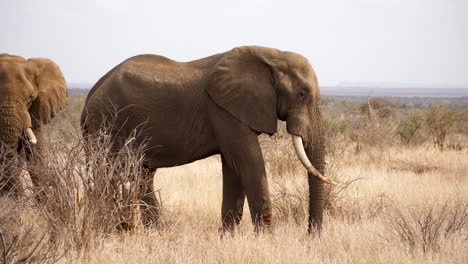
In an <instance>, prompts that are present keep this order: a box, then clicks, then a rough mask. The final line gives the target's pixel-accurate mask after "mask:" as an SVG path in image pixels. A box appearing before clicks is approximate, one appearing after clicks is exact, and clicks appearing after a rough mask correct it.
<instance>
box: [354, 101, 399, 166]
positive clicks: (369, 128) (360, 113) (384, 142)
mask: <svg viewBox="0 0 468 264" xmlns="http://www.w3.org/2000/svg"><path fill="white" fill-rule="evenodd" d="M371 102H372V101H371V100H368V101H367V102H365V103H362V104H359V105H354V106H353V107H352V109H351V110H352V113H353V115H352V117H351V122H350V123H351V125H350V128H349V138H350V139H351V141H352V142H354V143H355V144H356V148H355V152H356V153H360V152H361V151H362V150H363V149H367V150H368V151H367V154H369V156H370V158H371V159H372V160H380V159H381V158H382V157H383V155H384V154H385V149H386V148H387V147H388V146H391V145H393V144H394V143H395V134H396V133H395V132H396V130H397V127H398V123H397V121H395V117H394V109H393V103H391V102H390V101H386V100H384V99H379V100H373V102H374V103H373V104H374V105H375V106H376V107H378V108H377V109H374V107H373V105H372V103H371ZM385 102H386V103H385ZM375 150H376V151H375Z"/></svg>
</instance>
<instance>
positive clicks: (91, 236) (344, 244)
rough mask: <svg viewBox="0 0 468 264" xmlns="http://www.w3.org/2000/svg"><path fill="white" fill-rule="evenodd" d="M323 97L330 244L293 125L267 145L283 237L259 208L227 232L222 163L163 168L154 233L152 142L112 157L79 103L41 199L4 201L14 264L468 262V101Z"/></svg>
mask: <svg viewBox="0 0 468 264" xmlns="http://www.w3.org/2000/svg"><path fill="white" fill-rule="evenodd" d="M457 100H458V99H457ZM322 101H323V109H324V114H325V123H326V135H327V146H328V148H327V151H328V153H327V161H328V163H329V164H328V165H327V175H328V176H329V178H331V179H334V180H337V181H338V182H339V184H338V185H337V186H334V187H330V186H327V200H326V204H325V208H326V216H325V219H324V225H323V230H322V233H321V235H307V234H306V227H307V223H306V221H307V220H306V215H307V214H306V210H307V204H308V202H307V200H306V199H307V189H306V188H307V184H306V180H307V179H306V177H305V171H304V169H303V166H302V165H301V164H300V162H299V161H298V160H297V158H296V157H295V153H294V150H293V148H292V146H291V143H290V137H289V136H288V135H287V133H286V130H285V127H284V124H280V131H279V132H278V133H277V134H276V135H274V136H272V137H268V136H265V135H262V136H261V138H260V140H261V144H262V149H263V152H264V157H265V160H266V165H267V171H268V177H269V184H270V191H271V194H272V197H273V207H274V220H273V221H274V224H273V228H272V229H271V230H270V231H268V232H264V233H260V234H255V233H254V232H253V225H252V224H251V222H250V216H249V211H248V209H247V206H246V208H245V210H244V220H243V221H242V223H241V225H240V227H239V228H238V230H237V231H236V233H235V234H234V235H233V236H230V235H224V236H221V234H220V233H219V232H218V228H219V227H220V223H221V221H220V210H219V208H220V204H221V190H222V188H221V181H222V177H221V163H220V160H219V157H211V158H208V159H205V160H201V161H198V162H195V163H192V164H188V165H184V166H180V167H175V168H166V169H160V170H158V171H157V172H156V182H155V185H156V186H157V190H158V191H157V195H158V197H159V199H160V201H161V204H162V215H161V223H160V225H159V226H158V227H155V228H152V229H144V228H142V225H141V219H140V217H139V214H138V212H137V211H138V204H136V197H137V195H136V193H137V192H138V188H139V185H140V182H139V181H140V180H141V179H137V178H134V177H133V176H134V175H135V174H137V173H136V172H138V170H140V169H141V168H140V166H139V162H140V161H141V159H142V155H141V149H142V148H144V146H136V145H134V144H133V143H132V141H131V140H129V142H128V144H126V147H125V148H124V149H123V150H122V151H121V152H119V153H118V154H117V155H115V156H114V157H113V159H112V161H110V160H109V159H108V158H107V157H108V155H107V154H108V153H109V151H110V149H109V147H110V144H109V140H110V139H109V138H108V137H107V136H106V133H105V129H103V131H102V133H101V134H100V135H96V137H95V138H90V139H87V140H83V139H82V138H81V134H80V130H79V116H80V113H81V108H82V106H83V102H84V97H83V96H74V97H72V98H71V99H70V102H69V105H68V107H67V108H66V110H64V111H62V112H61V113H60V115H59V116H58V118H55V119H54V120H53V122H52V124H51V125H50V126H48V127H47V130H48V133H46V134H47V138H45V139H43V140H46V141H47V143H48V144H47V151H46V152H47V157H46V158H47V159H48V161H49V162H48V166H47V167H46V168H44V167H37V168H36V169H37V170H40V171H41V175H43V176H42V177H44V179H43V182H46V183H47V186H46V187H44V188H43V189H42V190H41V195H40V199H39V200H38V199H36V198H38V194H37V193H35V192H32V191H30V190H29V191H28V188H26V190H27V191H26V196H25V197H23V198H21V199H12V198H11V197H1V198H0V263H465V262H466V259H468V253H467V251H466V245H467V242H468V184H467V183H468V182H467V180H468V173H467V171H468V105H467V104H465V105H463V104H462V105H460V104H450V102H447V101H442V102H440V101H433V102H431V103H430V104H415V103H411V102H410V101H405V102H402V101H398V100H389V99H384V98H361V99H360V100H357V101H356V100H355V99H353V100H351V99H344V98H336V97H334V98H332V97H325V98H323V99H322ZM85 149H86V150H88V152H86V153H88V154H85ZM0 173H1V168H0ZM23 180H24V185H25V186H26V187H28V186H31V183H30V182H29V180H28V176H27V172H25V171H24V172H23Z"/></svg>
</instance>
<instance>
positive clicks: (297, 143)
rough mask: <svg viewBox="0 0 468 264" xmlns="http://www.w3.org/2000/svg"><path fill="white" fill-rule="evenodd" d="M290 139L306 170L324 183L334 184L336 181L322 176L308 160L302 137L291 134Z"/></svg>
mask: <svg viewBox="0 0 468 264" xmlns="http://www.w3.org/2000/svg"><path fill="white" fill-rule="evenodd" d="M292 140H293V145H294V150H296V154H297V157H298V158H299V160H300V161H301V163H302V165H303V166H304V167H305V168H306V169H307V172H309V173H311V174H312V175H314V176H315V177H317V178H319V179H320V180H321V181H322V182H324V183H328V184H336V182H334V181H332V180H329V179H328V178H327V177H325V176H323V175H322V174H321V173H320V172H319V171H318V170H317V169H315V168H314V166H313V165H312V163H311V162H310V161H309V158H308V157H307V154H306V153H305V150H304V145H303V144H302V138H301V137H299V136H294V135H292Z"/></svg>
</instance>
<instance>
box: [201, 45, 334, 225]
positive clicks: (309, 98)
mask: <svg viewBox="0 0 468 264" xmlns="http://www.w3.org/2000/svg"><path fill="white" fill-rule="evenodd" d="M208 93H209V94H210V96H211V98H212V99H213V100H214V101H215V102H216V104H218V105H219V106H221V107H222V108H224V109H225V110H227V111H228V112H230V113H231V114H232V115H233V116H235V117H237V118H238V119H239V120H240V121H241V122H243V123H244V124H246V125H248V126H249V127H250V128H251V129H253V130H255V131H257V132H264V133H268V134H274V133H275V132H276V130H277V119H280V120H283V121H286V122H287V131H288V133H289V134H291V135H292V139H293V140H292V142H293V144H294V148H295V150H296V153H297V155H298V157H299V159H300V161H301V163H302V164H303V165H304V167H305V168H306V169H307V171H308V175H309V195H310V196H309V198H310V201H309V231H311V230H312V228H314V227H318V228H320V226H321V223H322V216H323V183H322V182H325V183H329V184H334V182H333V181H331V180H329V179H327V178H325V177H324V176H323V173H324V166H325V160H324V154H325V142H324V140H325V138H324V128H323V120H322V113H321V110H320V90H319V87H318V82H317V78H316V76H315V73H314V70H313V69H312V67H311V65H310V63H309V62H308V60H307V59H306V58H304V57H303V56H301V55H299V54H296V53H292V52H284V51H280V50H277V49H271V48H264V47H255V46H254V47H252V46H248V47H239V48H235V49H233V50H231V51H229V52H227V53H226V54H225V55H224V56H223V57H222V58H221V59H220V60H219V62H218V63H217V65H216V69H215V71H214V72H213V74H212V78H211V83H210V87H209V89H208Z"/></svg>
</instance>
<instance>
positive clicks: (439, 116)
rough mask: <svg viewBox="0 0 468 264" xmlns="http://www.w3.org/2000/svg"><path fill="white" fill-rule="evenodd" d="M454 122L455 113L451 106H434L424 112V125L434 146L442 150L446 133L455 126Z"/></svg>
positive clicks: (455, 118)
mask: <svg viewBox="0 0 468 264" xmlns="http://www.w3.org/2000/svg"><path fill="white" fill-rule="evenodd" d="M456 121H457V113H456V111H455V108H454V107H453V106H447V105H444V104H434V105H431V106H430V107H429V108H428V109H427V110H426V124H427V127H428V128H429V132H430V133H431V136H432V142H433V144H434V146H436V147H438V148H439V149H440V150H444V143H445V138H446V135H447V132H448V131H449V129H451V128H452V127H453V126H454V125H455V123H456Z"/></svg>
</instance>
